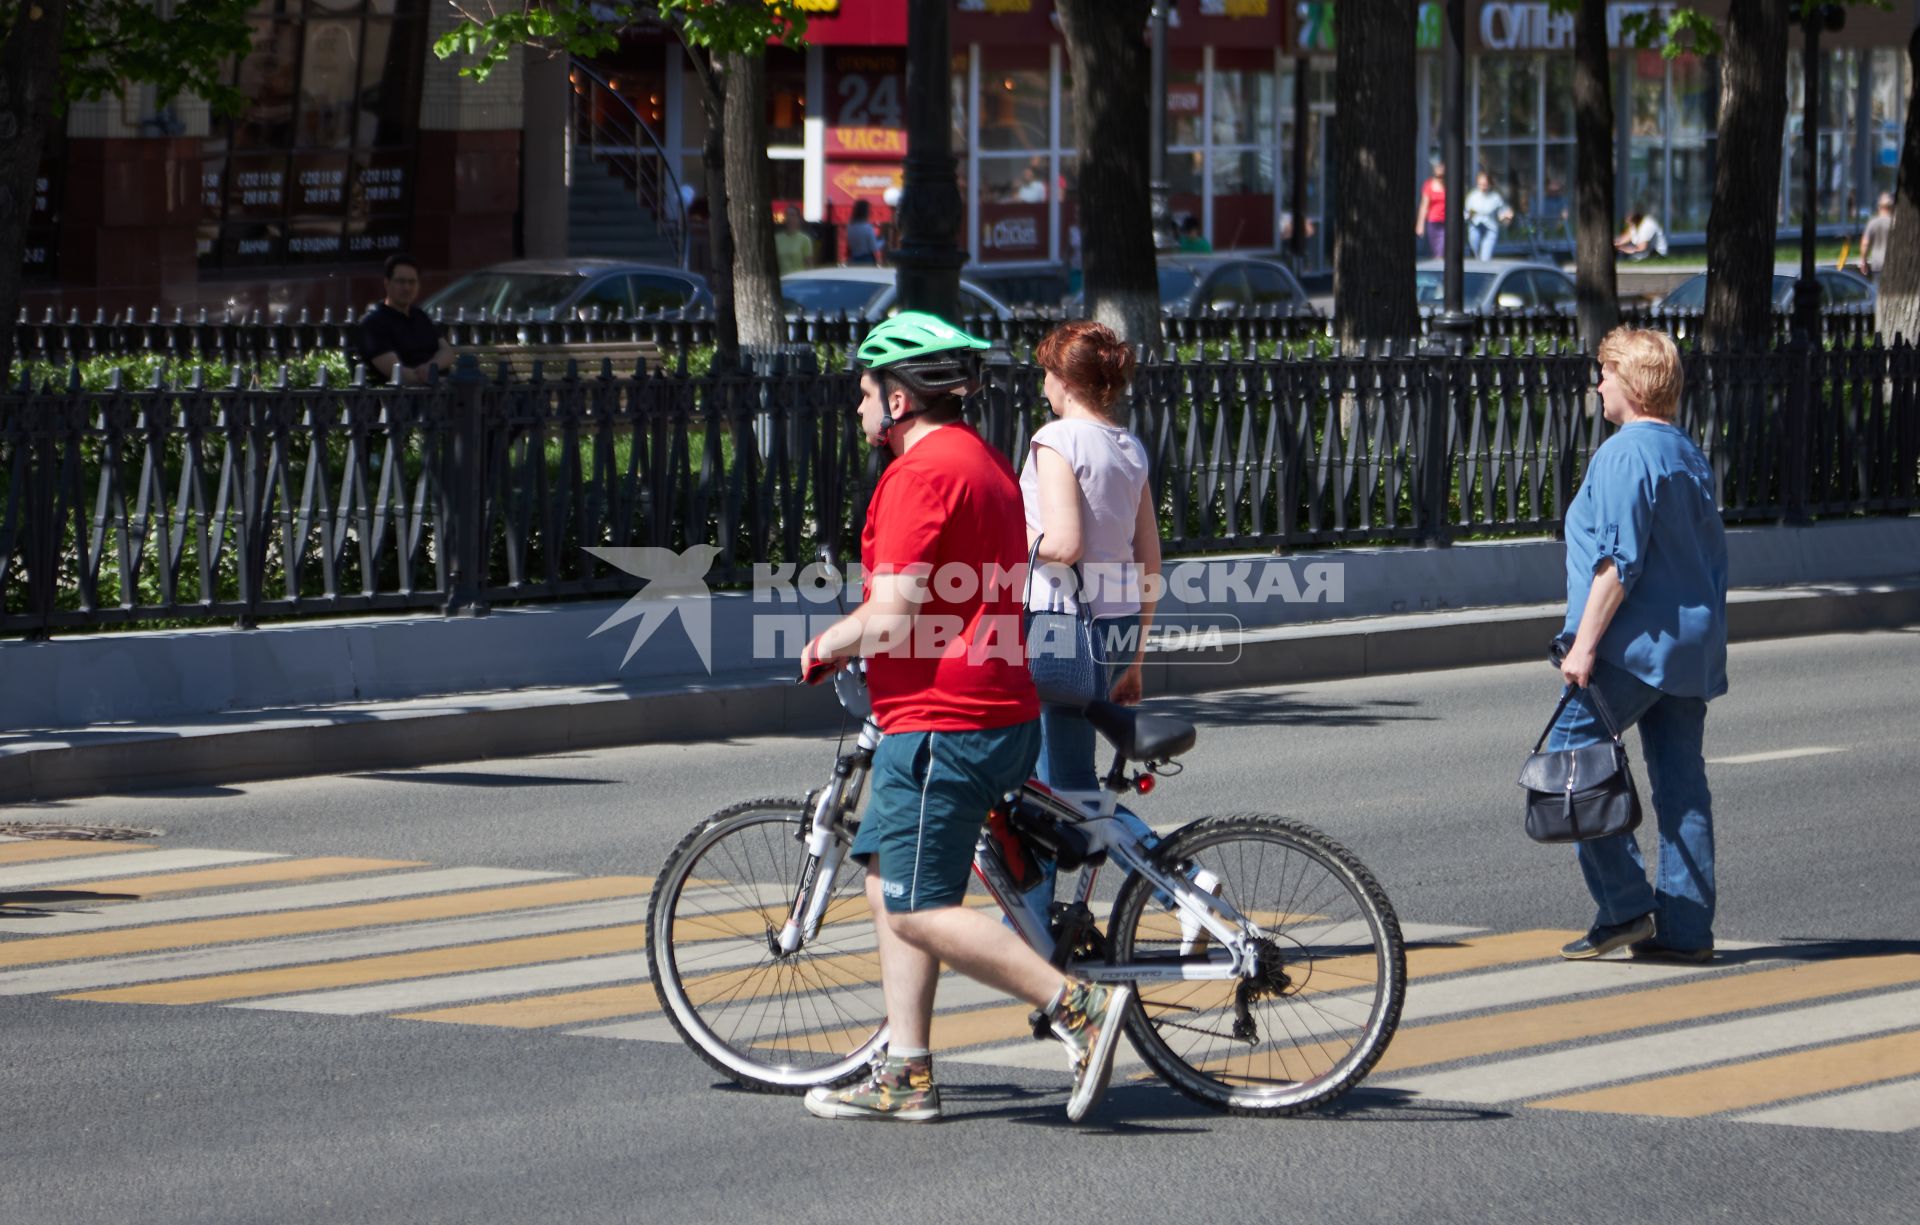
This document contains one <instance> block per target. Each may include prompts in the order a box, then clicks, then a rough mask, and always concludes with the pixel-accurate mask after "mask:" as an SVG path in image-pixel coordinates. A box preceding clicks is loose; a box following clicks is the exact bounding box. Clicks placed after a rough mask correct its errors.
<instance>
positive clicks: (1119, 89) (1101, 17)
mask: <svg viewBox="0 0 1920 1225" xmlns="http://www.w3.org/2000/svg"><path fill="white" fill-rule="evenodd" d="M1152 7H1153V5H1152V0H1060V4H1059V12H1060V24H1061V28H1062V31H1063V33H1064V34H1065V35H1066V42H1067V56H1068V58H1069V59H1070V60H1071V61H1072V63H1073V139H1074V147H1075V148H1078V149H1082V150H1085V149H1098V150H1100V155H1099V156H1098V157H1085V156H1083V157H1082V158H1081V159H1080V265H1081V268H1082V270H1083V273H1084V276H1085V284H1086V300H1087V312H1088V314H1090V315H1091V316H1092V317H1093V318H1094V319H1096V320H1098V321H1100V322H1101V323H1104V324H1106V325H1107V326H1108V327H1110V328H1112V329H1113V330H1114V331H1115V332H1117V333H1119V335H1120V338H1121V339H1122V340H1125V341H1127V342H1128V343H1130V344H1139V345H1145V346H1147V348H1148V349H1150V350H1154V351H1158V349H1159V348H1160V342H1161V335H1160V274H1159V269H1158V266H1157V261H1156V260H1155V257H1154V247H1153V199H1152V196H1151V194H1150V193H1149V191H1148V188H1147V181H1148V179H1149V178H1151V175H1150V174H1149V173H1148V166H1147V161H1148V152H1149V151H1148V148H1147V126H1148V110H1147V108H1148V106H1149V105H1151V104H1152V103H1151V102H1150V101H1149V99H1148V97H1147V91H1145V90H1143V89H1142V88H1141V87H1140V83H1141V82H1143V81H1145V80H1146V79H1147V75H1148V64H1147V47H1146V44H1145V43H1144V42H1143V41H1142V39H1141V37H1140V32H1141V30H1142V28H1143V27H1145V25H1146V23H1147V16H1148V12H1149V10H1150V9H1151V8H1152Z"/></svg>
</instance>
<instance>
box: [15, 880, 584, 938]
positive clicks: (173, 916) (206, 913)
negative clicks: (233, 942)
mask: <svg viewBox="0 0 1920 1225" xmlns="http://www.w3.org/2000/svg"><path fill="white" fill-rule="evenodd" d="M560 875H561V874H560V873H558V872H528V871H525V870H522V869H519V868H440V869H437V870H435V871H431V872H398V873H393V874H390V875H385V876H367V877H356V878H355V879H353V880H341V881H329V882H327V883H325V884H318V885H286V886H282V887H279V888H274V889H241V890H236V891H234V892H232V893H215V894H209V895H206V896H202V897H188V898H169V899H166V900H164V901H155V902H128V903H126V904H125V905H123V906H104V907H100V908H97V909H89V910H69V911H62V912H60V913H59V914H53V915H46V916H43V917H41V918H39V919H36V920H35V921H34V925H33V934H34V935H36V936H40V937H43V938H44V937H47V936H59V935H69V934H74V933H79V932H95V931H107V930H110V929H112V928H118V927H149V926H156V925H158V924H161V923H181V922H186V921H188V920H193V919H213V918H219V917H222V916H225V915H241V914H246V915H262V914H268V913H271V912H277V911H288V910H311V909H314V908H316V907H321V906H342V905H345V904H347V903H349V902H372V901H378V900H382V899H388V898H403V897H417V896H420V895H422V894H428V893H453V892H455V891H457V890H462V889H481V888H487V887H491V886H494V885H518V884H525V883H527V882H529V881H536V880H553V879H554V878H556V877H558V876H560ZM3 955H4V954H0V956H3Z"/></svg>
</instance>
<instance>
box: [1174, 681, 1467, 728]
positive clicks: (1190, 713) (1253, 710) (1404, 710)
mask: <svg viewBox="0 0 1920 1225" xmlns="http://www.w3.org/2000/svg"><path fill="white" fill-rule="evenodd" d="M1420 706H1421V703H1419V702H1413V701H1396V700H1382V701H1377V702H1310V701H1306V700H1304V699H1300V698H1295V697H1291V696H1289V695H1287V694H1285V693H1272V692H1264V691H1259V690H1243V691H1240V692H1235V693H1216V694H1207V695H1205V696H1195V697H1180V698H1173V697H1168V698H1153V699H1150V700H1149V701H1148V702H1147V703H1146V707H1145V708H1146V709H1148V710H1151V711H1153V712H1154V713H1155V714H1165V715H1173V716H1175V717H1176V718H1181V719H1187V720H1190V721H1192V722H1194V723H1199V724H1201V725H1203V726H1204V725H1208V724H1212V725H1214V726H1226V727H1236V726H1237V727H1248V726H1267V727H1290V726H1296V725H1310V726H1313V727H1378V726H1380V725H1381V724H1383V723H1404V722H1411V721H1419V722H1432V721H1434V720H1435V719H1437V718H1438V717H1439V716H1437V715H1431V714H1417V713H1414V712H1415V711H1417V710H1418V709H1419V708H1420Z"/></svg>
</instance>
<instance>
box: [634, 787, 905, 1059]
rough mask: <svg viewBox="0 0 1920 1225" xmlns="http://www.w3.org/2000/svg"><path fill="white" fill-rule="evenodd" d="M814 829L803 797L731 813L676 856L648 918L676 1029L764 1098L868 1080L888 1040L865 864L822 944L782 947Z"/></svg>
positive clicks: (850, 866) (841, 888)
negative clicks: (863, 1076)
mask: <svg viewBox="0 0 1920 1225" xmlns="http://www.w3.org/2000/svg"><path fill="white" fill-rule="evenodd" d="M811 822H812V814H811V812H810V811H809V810H808V808H807V806H806V804H805V802H804V801H801V800H796V799H786V798H775V799H759V800H748V801H746V802H744V803H740V804H735V805H733V806H732V807H730V808H725V809H722V810H721V811H720V812H717V813H715V814H714V815H713V816H711V817H709V818H707V819H706V820H705V821H702V822H701V823H700V824H699V825H696V826H695V827H694V828H693V829H692V830H691V831H690V832H689V833H688V834H687V836H686V837H685V838H683V839H681V840H680V844H679V845H678V846H676V847H675V848H674V849H673V853H672V854H670V855H668V856H667V862H666V864H665V866H664V867H663V868H662V869H661V872H660V879H659V881H658V882H657V883H656V884H655V885H654V890H653V898H652V900H651V902H650V904H649V905H648V908H647V969H648V971H649V973H650V974H651V975H652V977H653V984H654V989H655V991H656V992H657V993H658V995H659V998H660V1002H661V1005H662V1006H663V1008H664V1009H665V1011H666V1014H667V1019H668V1020H669V1021H671V1022H672V1023H673V1027H674V1029H675V1030H676V1031H677V1032H678V1033H679V1035H680V1037H681V1038H682V1039H684V1040H685V1041H686V1043H687V1045H688V1046H690V1047H692V1048H693V1049H694V1051H695V1052H697V1053H698V1054H699V1055H700V1057H701V1058H702V1059H704V1060H706V1061H707V1063H708V1064H710V1065H711V1066H712V1067H713V1068H714V1069H715V1070H717V1071H719V1072H721V1073H723V1074H725V1075H726V1076H728V1077H730V1078H732V1079H733V1080H734V1081H735V1082H737V1083H738V1084H739V1085H741V1086H742V1087H743V1088H746V1089H751V1090H754V1091H756V1092H766V1093H802V1092H805V1091H806V1090H807V1089H810V1088H812V1087H814V1086H815V1085H832V1084H839V1083H842V1082H844V1081H848V1080H851V1079H854V1078H855V1077H857V1076H858V1075H859V1074H860V1073H861V1072H862V1071H864V1069H865V1067H866V1065H867V1062H868V1060H869V1059H870V1058H871V1057H872V1055H873V1053H874V1052H875V1051H876V1050H878V1049H879V1048H880V1046H881V1045H883V1044H884V1043H885V1042H886V1037H887V1031H886V1023H885V1016H886V1009H885V1005H884V1002H883V1001H882V998H881V994H880V967H879V960H878V955H877V954H876V953H875V952H874V946H873V924H872V922H871V916H870V913H869V911H868V909H867V901H866V895H865V881H866V872H865V870H864V869H862V868H861V867H860V865H859V864H857V863H855V862H853V861H852V860H850V859H848V860H842V862H841V866H840V870H839V873H838V874H837V877H836V880H835V882H834V894H833V900H832V901H831V902H830V903H829V904H828V908H827V912H826V915H825V916H824V918H823V920H822V922H821V925H820V930H819V934H818V935H817V936H816V937H815V939H813V940H812V941H809V942H808V943H807V945H805V946H804V947H803V948H801V949H800V950H798V951H797V952H795V953H792V954H786V955H782V954H779V953H777V952H776V951H775V946H774V944H773V943H772V941H773V940H774V939H775V938H776V937H777V936H778V934H779V931H780V928H781V926H782V924H783V923H784V922H785V920H786V915H787V908H788V907H789V906H790V905H791V904H792V902H793V896H794V890H795V889H796V888H797V887H798V884H799V880H800V873H801V869H802V867H803V866H804V864H805V863H806V859H807V848H806V843H805V841H804V838H805V834H806V831H807V828H808V826H809V825H810V824H811Z"/></svg>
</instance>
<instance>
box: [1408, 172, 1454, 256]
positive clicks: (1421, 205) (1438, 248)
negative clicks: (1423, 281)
mask: <svg viewBox="0 0 1920 1225" xmlns="http://www.w3.org/2000/svg"><path fill="white" fill-rule="evenodd" d="M1413 233H1414V236H1415V237H1418V236H1419V235H1421V234H1425V235H1426V236H1427V254H1429V255H1431V256H1432V257H1433V258H1435V259H1440V258H1442V257H1443V256H1445V255H1446V253H1447V164H1446V163H1445V162H1435V163H1434V164H1433V174H1432V175H1431V176H1429V177H1428V179H1427V181H1426V182H1424V183H1422V184H1420V198H1419V199H1418V200H1416V201H1415V202H1414V205H1413Z"/></svg>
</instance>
